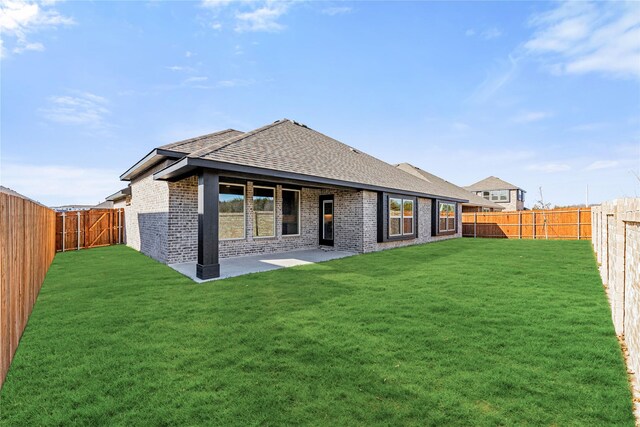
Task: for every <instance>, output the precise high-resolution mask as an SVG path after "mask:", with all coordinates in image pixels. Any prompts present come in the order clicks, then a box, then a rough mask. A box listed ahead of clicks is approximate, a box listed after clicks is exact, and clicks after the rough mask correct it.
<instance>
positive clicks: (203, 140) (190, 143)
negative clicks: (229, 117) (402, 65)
mask: <svg viewBox="0 0 640 427" xmlns="http://www.w3.org/2000/svg"><path fill="white" fill-rule="evenodd" d="M242 134H243V132H240V131H239V130H235V129H226V130H222V131H220V132H214V133H210V134H207V135H202V136H197V137H195V138H189V139H185V140H183V141H178V142H172V143H171V144H166V145H163V146H160V147H158V148H162V149H163V150H171V151H178V152H181V153H187V154H191V153H193V152H194V151H198V150H201V149H203V148H206V147H209V146H211V145H212V144H216V143H218V142H220V141H225V140H227V139H230V138H233V137H236V136H239V135H242Z"/></svg>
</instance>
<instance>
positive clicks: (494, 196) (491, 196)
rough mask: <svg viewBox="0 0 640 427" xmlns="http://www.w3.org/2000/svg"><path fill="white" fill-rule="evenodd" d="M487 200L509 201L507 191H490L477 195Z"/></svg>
mask: <svg viewBox="0 0 640 427" xmlns="http://www.w3.org/2000/svg"><path fill="white" fill-rule="evenodd" d="M478 195H481V196H482V197H484V198H485V199H487V200H491V201H492V202H508V201H509V190H491V191H483V192H482V193H478Z"/></svg>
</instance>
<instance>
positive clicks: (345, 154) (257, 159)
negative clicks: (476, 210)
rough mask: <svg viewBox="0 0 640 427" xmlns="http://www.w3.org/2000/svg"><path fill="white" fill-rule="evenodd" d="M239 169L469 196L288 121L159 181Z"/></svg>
mask: <svg viewBox="0 0 640 427" xmlns="http://www.w3.org/2000/svg"><path fill="white" fill-rule="evenodd" d="M232 165H240V166H242V167H244V168H246V170H249V171H251V172H252V173H257V172H256V171H260V172H262V173H264V174H269V173H273V172H274V171H275V172H276V173H280V175H283V174H284V175H287V174H288V176H290V177H295V178H297V179H304V180H307V181H311V182H322V183H327V184H336V185H344V186H353V187H354V188H363V189H374V190H389V191H398V192H403V193H411V194H415V195H421V196H425V197H430V196H431V197H433V196H437V197H442V198H447V199H454V200H459V201H467V200H468V198H469V197H468V195H467V194H465V195H461V194H460V193H458V192H456V193H455V194H453V193H451V192H450V191H449V190H450V189H449V187H446V186H442V185H439V184H438V183H428V184H426V185H425V181H424V180H423V179H420V178H418V177H415V176H413V175H410V174H407V173H405V172H403V171H401V170H400V169H398V168H396V167H394V166H392V165H390V164H389V163H385V162H383V161H382V160H379V159H376V158H375V157H372V156H370V155H368V154H366V153H363V152H361V151H360V150H357V149H355V148H352V147H350V146H348V145H346V144H343V143H342V142H340V141H337V140H335V139H333V138H330V137H328V136H326V135H324V134H322V133H320V132H317V131H315V130H313V129H310V128H309V127H307V126H305V125H302V124H299V123H297V122H294V121H291V120H288V119H283V120H278V121H276V122H274V123H272V124H269V125H267V126H263V127H261V128H258V129H256V130H253V131H251V132H247V133H244V134H239V135H236V136H233V137H231V138H229V139H226V140H224V141H216V142H212V143H211V144H209V145H208V146H207V147H205V148H202V149H201V150H198V151H195V152H193V153H191V154H189V155H188V156H186V157H185V158H184V159H182V160H180V161H178V162H176V163H174V164H173V165H172V166H169V167H167V168H165V169H164V170H162V171H160V172H157V173H156V174H155V175H154V177H155V178H157V179H166V178H169V177H172V176H178V175H179V174H180V173H185V172H186V171H189V170H193V169H194V168H195V167H207V166H209V167H212V168H216V169H219V170H225V168H229V170H232V169H231V168H232Z"/></svg>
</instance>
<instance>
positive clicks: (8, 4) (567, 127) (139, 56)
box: [0, 0, 640, 206]
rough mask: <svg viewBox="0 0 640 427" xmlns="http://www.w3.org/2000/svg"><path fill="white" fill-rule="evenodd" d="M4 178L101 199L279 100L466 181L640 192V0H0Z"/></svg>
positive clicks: (579, 191)
mask: <svg viewBox="0 0 640 427" xmlns="http://www.w3.org/2000/svg"><path fill="white" fill-rule="evenodd" d="M0 7H1V8H2V11H1V13H0V28H1V30H2V34H1V38H2V59H1V122H0V125H1V134H0V137H1V144H0V147H1V151H0V166H1V170H0V179H1V181H2V184H3V185H5V186H9V187H11V188H13V189H15V190H17V191H20V192H23V193H24V194H26V195H28V196H31V197H33V198H36V199H38V200H40V201H42V202H43V203H46V204H66V203H97V202H100V201H101V200H102V199H103V198H104V197H105V196H107V195H108V194H110V193H112V192H115V191H116V190H118V189H119V188H122V187H124V186H125V185H126V183H123V182H119V181H118V176H119V175H120V174H121V173H122V172H123V171H125V170H126V169H127V168H128V167H129V166H131V165H132V164H133V163H135V162H136V161H137V160H139V159H140V158H141V157H142V156H144V155H145V154H146V153H148V152H149V151H150V150H151V149H152V148H153V147H155V146H158V145H160V144H164V143H168V142H172V141H176V140H179V139H183V138H188V137H193V136H197V135H201V134H204V133H209V132H213V131H216V130H221V129H226V128H235V129H239V130H244V131H246V130H251V129H253V128H256V127H259V126H262V125H264V124H267V123H270V122H273V121H274V120H277V119H280V118H284V117H286V118H290V119H294V120H297V121H299V122H302V123H305V124H307V125H308V126H310V127H312V128H314V129H316V130H319V131H320V132H323V133H325V134H327V135H329V136H332V137H334V138H336V139H338V140H341V141H343V142H345V143H347V144H349V145H352V146H355V147H358V148H359V149H362V150H363V151H365V152H367V153H369V154H372V155H374V156H376V157H378V158H380V159H382V160H385V161H387V162H389V163H399V162H404V161H408V162H410V163H413V164H415V165H417V166H420V167H421V168H423V169H426V170H428V171H430V172H432V173H435V174H436V175H439V176H441V177H443V178H445V179H447V180H449V181H452V182H454V183H456V184H458V185H469V184H471V183H473V182H475V181H478V180H480V179H482V178H485V177H486V176H489V175H495V176H498V177H500V178H502V179H504V180H506V181H509V182H511V183H514V184H516V185H519V186H521V187H522V188H524V189H525V190H527V191H528V193H527V203H526V204H527V205H528V206H531V205H532V204H533V203H535V201H536V200H537V199H539V196H538V194H539V193H538V188H539V187H542V188H543V192H544V196H545V201H548V202H551V203H552V204H557V205H564V204H576V203H584V202H585V198H586V194H585V193H586V187H587V186H588V187H589V202H591V203H595V202H600V201H603V200H607V199H612V198H616V197H623V196H631V197H640V3H622V2H616V3H587V2H574V3H559V2H487V3H483V2H473V3H471V2H470V3H464V2H450V3H448V2H393V3H391V2H329V1H327V2H305V1H298V2H273V1H267V2H261V1H252V2H230V1H205V2H160V1H151V2H142V1H140V2H106V1H105V2H59V1H51V0H49V1H45V2H39V3H29V2H23V1H14V0H0Z"/></svg>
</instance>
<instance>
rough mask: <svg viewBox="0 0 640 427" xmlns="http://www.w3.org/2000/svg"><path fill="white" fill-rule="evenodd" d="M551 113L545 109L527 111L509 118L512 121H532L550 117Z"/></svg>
mask: <svg viewBox="0 0 640 427" xmlns="http://www.w3.org/2000/svg"><path fill="white" fill-rule="evenodd" d="M551 116H552V114H551V113H548V112H545V111H528V112H526V113H522V114H519V115H517V116H516V117H514V118H513V119H511V121H512V122H514V123H533V122H538V121H540V120H544V119H547V118H549V117H551Z"/></svg>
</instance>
